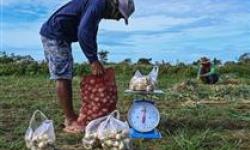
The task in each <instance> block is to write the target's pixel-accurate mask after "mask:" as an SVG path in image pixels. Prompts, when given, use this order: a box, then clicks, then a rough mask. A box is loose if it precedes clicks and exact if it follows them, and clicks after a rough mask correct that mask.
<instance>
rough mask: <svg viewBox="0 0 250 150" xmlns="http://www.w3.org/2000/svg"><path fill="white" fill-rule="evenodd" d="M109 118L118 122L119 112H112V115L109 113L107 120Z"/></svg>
mask: <svg viewBox="0 0 250 150" xmlns="http://www.w3.org/2000/svg"><path fill="white" fill-rule="evenodd" d="M111 117H114V118H116V119H118V120H120V112H119V111H118V110H114V111H113V112H112V113H110V115H109V117H108V119H110V118H111Z"/></svg>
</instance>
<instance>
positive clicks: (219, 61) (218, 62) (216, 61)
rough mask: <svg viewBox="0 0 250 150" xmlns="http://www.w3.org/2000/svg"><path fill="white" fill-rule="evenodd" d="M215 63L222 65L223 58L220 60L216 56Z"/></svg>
mask: <svg viewBox="0 0 250 150" xmlns="http://www.w3.org/2000/svg"><path fill="white" fill-rule="evenodd" d="M213 63H214V64H215V65H221V64H222V62H221V60H219V59H217V58H214V60H213Z"/></svg>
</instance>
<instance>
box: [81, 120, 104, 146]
mask: <svg viewBox="0 0 250 150" xmlns="http://www.w3.org/2000/svg"><path fill="white" fill-rule="evenodd" d="M106 118H107V116H104V117H101V118H98V119H95V120H92V121H91V122H90V123H89V124H88V125H87V126H86V128H85V136H84V138H83V139H82V143H83V146H84V148H85V149H93V148H94V146H98V144H97V143H98V137H97V130H98V127H99V125H100V124H101V123H102V122H103V121H104V120H105V119H106Z"/></svg>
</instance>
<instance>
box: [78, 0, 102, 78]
mask: <svg viewBox="0 0 250 150" xmlns="http://www.w3.org/2000/svg"><path fill="white" fill-rule="evenodd" d="M92 2H93V3H92V5H90V6H89V7H88V8H87V10H86V12H85V14H84V16H83V17H82V19H81V22H80V25H79V29H78V30H79V31H78V41H79V43H80V46H81V49H82V51H83V52H84V54H85V56H86V57H87V59H88V60H89V62H90V63H91V70H92V73H93V74H95V75H101V74H103V72H104V67H103V66H102V64H101V63H100V62H99V61H98V57H97V49H98V48H97V38H96V36H97V32H98V25H99V23H100V20H101V19H102V13H103V11H104V8H105V5H104V3H102V1H99V3H97V1H92ZM94 2H95V3H94Z"/></svg>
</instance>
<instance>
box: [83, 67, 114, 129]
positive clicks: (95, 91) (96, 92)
mask: <svg viewBox="0 0 250 150" xmlns="http://www.w3.org/2000/svg"><path fill="white" fill-rule="evenodd" d="M80 93H81V101H82V107H81V109H80V113H79V118H78V122H79V123H80V124H81V125H82V126H85V127H86V126H87V124H88V123H89V122H90V121H92V120H94V119H97V118H99V117H102V116H106V115H108V114H109V113H110V112H112V111H114V110H115V109H116V103H117V86H116V81H115V72H114V70H113V69H112V68H108V69H105V73H104V75H103V76H95V75H87V76H85V77H84V78H83V79H82V81H81V84H80Z"/></svg>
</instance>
